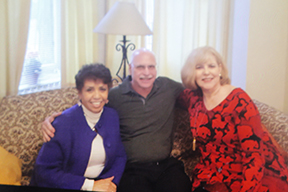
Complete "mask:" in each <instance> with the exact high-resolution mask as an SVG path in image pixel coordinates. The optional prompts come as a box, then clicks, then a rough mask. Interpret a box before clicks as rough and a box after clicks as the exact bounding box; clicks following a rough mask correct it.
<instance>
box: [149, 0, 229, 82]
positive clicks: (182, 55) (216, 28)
mask: <svg viewBox="0 0 288 192" xmlns="http://www.w3.org/2000/svg"><path fill="white" fill-rule="evenodd" d="M230 3H231V2H230V0H217V1H215V0H181V1H175V0H166V1H162V0H155V11H154V29H153V51H154V52H155V55H156V57H157V62H158V66H157V69H158V75H161V76H167V77H170V78H172V79H174V80H176V81H181V77H180V71H181V68H182V66H183V64H184V62H185V60H186V57H187V56H188V54H189V53H190V52H191V51H192V50H193V49H194V48H197V47H199V46H205V45H210V46H213V47H214V48H216V49H217V50H218V51H219V52H220V53H221V54H222V56H223V57H224V60H226V59H227V52H228V39H229V22H230V20H229V19H230V16H229V14H230Z"/></svg>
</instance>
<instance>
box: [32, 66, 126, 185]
mask: <svg viewBox="0 0 288 192" xmlns="http://www.w3.org/2000/svg"><path fill="white" fill-rule="evenodd" d="M75 80H76V88H77V90H78V95H79V99H80V100H79V103H78V104H76V105H74V106H73V107H71V108H69V109H67V110H65V111H64V112H63V113H62V114H61V115H60V116H59V117H57V118H56V119H55V120H54V122H53V126H54V127H55V129H56V131H55V136H54V137H53V138H52V139H51V141H49V142H47V143H44V144H43V146H42V148H41V150H40V152H39V155H38V157H37V159H36V164H35V169H34V174H33V176H32V179H31V182H30V185H33V186H41V187H52V188H63V189H78V190H89V191H116V190H117V185H118V183H119V181H120V178H121V176H122V173H123V170H124V167H125V163H126V154H125V150H124V147H123V145H122V143H121V138H120V132H119V117H118V114H117V112H116V111H115V110H114V109H112V108H109V107H106V106H105V104H106V103H107V102H108V92H109V89H110V88H111V86H112V80H111V74H110V71H109V69H108V68H106V67H105V66H104V65H101V64H90V65H84V66H83V67H82V68H81V69H80V70H79V72H78V74H77V75H76V76H75Z"/></svg>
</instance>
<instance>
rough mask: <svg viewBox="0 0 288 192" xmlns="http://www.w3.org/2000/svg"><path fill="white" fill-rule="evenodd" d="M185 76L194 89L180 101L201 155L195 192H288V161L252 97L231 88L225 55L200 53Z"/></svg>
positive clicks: (189, 61)
mask: <svg viewBox="0 0 288 192" xmlns="http://www.w3.org/2000/svg"><path fill="white" fill-rule="evenodd" d="M181 76H182V81H183V84H184V86H185V87H186V88H188V89H186V90H184V92H183V93H182V94H181V95H180V98H179V101H180V103H181V104H182V105H183V106H185V107H186V108H187V109H188V111H189V113H190V126H191V132H192V135H193V150H195V149H196V148H198V149H199V150H200V152H201V157H200V161H199V163H198V164H197V165H196V167H195V169H194V176H193V188H192V191H193V190H194V191H222V192H223V191H233V192H238V191H270V192H271V191H288V182H287V181H288V170H287V166H286V165H285V163H284V159H283V157H282V155H281V154H280V153H279V152H278V150H277V148H276V147H275V146H274V145H273V144H272V141H271V138H270V137H269V136H268V133H267V132H265V131H264V130H263V129H262V127H261V126H262V125H261V119H260V115H259V112H258V110H257V107H256V106H255V104H254V103H253V102H252V100H251V98H250V97H249V96H248V95H247V94H246V93H245V92H244V91H243V90H242V89H241V88H236V87H234V86H232V85H230V79H229V77H228V71H227V68H226V66H225V65H224V63H223V60H222V58H221V56H220V54H219V53H218V52H217V51H216V50H215V49H214V48H211V47H201V48H198V49H195V50H194V51H193V52H192V53H191V54H190V55H189V57H188V59H187V61H186V63H185V65H184V67H183V69H182V72H181Z"/></svg>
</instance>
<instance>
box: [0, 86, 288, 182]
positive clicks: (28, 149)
mask: <svg viewBox="0 0 288 192" xmlns="http://www.w3.org/2000/svg"><path fill="white" fill-rule="evenodd" d="M77 100H78V96H77V92H76V89H75V88H72V87H68V88H62V89H58V90H52V91H44V92H39V93H32V94H28V95H18V96H8V97H4V98H3V99H2V101H1V102H0V130H1V134H0V146H2V147H3V148H5V149H6V150H7V151H9V152H11V153H13V154H15V155H16V157H18V158H19V159H20V160H21V161H22V179H21V185H28V184H29V181H30V178H31V174H32V171H33V165H34V163H35V159H36V157H37V154H38V151H39V150H40V148H41V146H42V143H43V141H42V135H41V122H42V121H43V120H44V119H45V117H47V116H49V115H50V114H52V113H53V112H55V111H63V110H64V109H66V108H69V107H71V106H72V105H73V104H75V103H76V102H77ZM254 102H255V104H256V105H257V107H258V109H259V111H260V114H261V119H262V122H263V124H265V126H266V127H267V129H268V130H269V131H270V133H271V134H272V135H273V136H274V138H275V139H276V140H277V141H278V142H279V144H280V146H281V147H282V148H283V149H284V150H285V151H288V115H285V114H283V113H282V112H280V111H278V110H275V109H273V108H272V107H269V106H268V105H266V104H264V103H261V102H258V101H256V100H254ZM175 114H176V115H175V119H176V121H175V126H174V128H175V134H174V146H173V150H172V153H171V155H173V156H175V157H177V158H180V159H181V160H183V162H184V165H185V169H186V173H187V174H188V175H189V176H190V177H191V170H192V169H193V167H194V165H195V162H197V160H198V157H197V154H193V153H192V150H191V143H192V142H191V141H192V138H191V133H190V128H189V122H188V119H189V118H188V114H187V112H186V111H184V110H182V109H179V108H177V109H176V112H175ZM0 184H1V183H0Z"/></svg>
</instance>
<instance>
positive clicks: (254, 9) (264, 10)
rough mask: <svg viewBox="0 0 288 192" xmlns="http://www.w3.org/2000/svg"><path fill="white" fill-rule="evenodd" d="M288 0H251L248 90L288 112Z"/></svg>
mask: <svg viewBox="0 0 288 192" xmlns="http://www.w3.org/2000/svg"><path fill="white" fill-rule="evenodd" d="M287 55H288V1H287V0H273V1H272V0H250V19H249V36H248V55H247V73H246V91H247V93H248V94H249V95H250V96H251V97H252V98H255V99H257V100H259V101H262V102H265V103H267V104H269V105H271V106H273V107H275V108H277V109H279V110H281V111H284V112H286V113H288V107H287V106H288V77H287V76H288V69H287V68H288V56H287Z"/></svg>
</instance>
